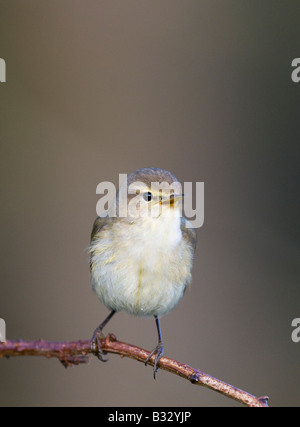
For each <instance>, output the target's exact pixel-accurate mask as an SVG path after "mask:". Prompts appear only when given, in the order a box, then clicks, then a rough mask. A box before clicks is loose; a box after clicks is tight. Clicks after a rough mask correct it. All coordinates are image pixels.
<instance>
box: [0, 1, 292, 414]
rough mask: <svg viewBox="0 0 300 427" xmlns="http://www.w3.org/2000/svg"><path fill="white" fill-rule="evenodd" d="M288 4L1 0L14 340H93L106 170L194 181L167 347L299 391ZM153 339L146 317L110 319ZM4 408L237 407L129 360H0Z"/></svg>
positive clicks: (259, 390) (98, 316)
mask: <svg viewBox="0 0 300 427" xmlns="http://www.w3.org/2000/svg"><path fill="white" fill-rule="evenodd" d="M299 13H300V5H299V2H298V1H289V0H287V1H285V2H281V1H275V0H273V1H263V2H262V1H261V0H253V1H251V2H250V1H249V2H238V1H233V0H232V1H231V0H226V1H216V0H194V1H193V0H186V1H179V0H164V1H161V0H160V1H158V0H148V1H141V0H101V1H100V0H99V1H92V0H85V1H83V0H81V1H79V0H72V1H71V0H60V1H58V0H52V1H40V0H26V1H25V0H24V1H16V0H15V1H10V2H7V1H3V0H1V1H0V57H1V58H4V59H5V61H6V67H7V82H6V83H1V85H0V108H1V115H0V138H1V140H0V141H1V146H0V150H1V151H0V162H1V166H0V174H1V179H0V186H1V214H0V215H1V216H0V224H1V258H0V259H1V267H0V274H1V294H0V317H1V318H3V319H5V321H6V325H7V338H8V339H20V338H22V339H24V340H33V339H38V338H43V339H47V340H55V341H59V340H76V339H88V338H90V337H91V335H92V333H93V330H94V328H95V327H96V326H97V325H98V324H99V323H100V321H102V320H103V319H104V317H105V316H106V315H107V314H108V310H107V309H106V308H105V307H104V306H103V305H102V304H101V303H100V302H99V301H98V299H97V297H96V295H95V294H94V293H93V292H92V289H91V287H90V282H89V267H88V255H87V251H86V248H87V246H88V245H89V237H90V232H91V228H92V223H93V221H94V218H95V216H96V209H95V208H96V203H97V201H98V199H99V195H97V194H96V186H97V184H98V183H99V182H101V181H112V182H114V183H115V184H116V185H117V184H118V176H119V173H130V172H132V171H134V170H135V169H137V168H139V167H146V166H156V167H160V168H164V169H167V170H170V171H172V172H173V173H174V174H175V175H176V176H177V177H178V179H179V180H181V181H182V182H184V181H192V182H196V181H204V182H205V223H204V226H203V227H202V228H200V229H198V230H197V235H198V246H197V252H196V256H195V265H194V271H193V283H192V286H191V288H190V289H189V290H188V291H187V292H186V294H185V296H184V298H183V300H182V301H181V302H180V304H179V305H178V307H177V308H176V309H175V310H174V311H172V312H171V313H170V314H168V315H167V316H166V317H164V318H163V319H162V322H161V325H162V332H163V337H164V340H165V347H166V350H165V355H166V356H169V357H172V358H174V359H176V360H179V361H182V362H185V363H187V364H189V365H191V366H193V367H195V368H199V369H201V370H203V371H204V372H207V373H209V374H211V375H213V376H215V377H217V378H219V379H221V380H223V381H226V382H229V383H230V384H233V385H235V386H237V387H239V388H242V389H244V390H246V391H248V392H250V393H252V394H254V395H257V396H261V395H269V396H270V405H272V406H292V405H299V403H300V390H299V382H300V370H299V362H300V359H299V356H300V343H298V344H296V343H294V342H293V341H292V340H291V333H292V327H291V322H292V320H293V319H294V318H295V317H300V304H299V302H300V295H299V273H300V271H299V270H300V269H299V222H298V218H299V205H298V198H299V196H298V194H297V193H298V192H297V187H298V184H299V172H298V165H299V136H300V132H299V117H300V116H299V113H300V100H299V98H300V83H299V84H296V83H293V82H292V80H291V72H292V68H291V62H292V60H293V59H294V58H297V57H300V51H299V37H300V30H299ZM106 332H114V333H115V334H116V336H117V337H118V338H119V339H120V340H122V341H127V342H129V343H131V344H136V345H138V346H141V347H144V348H147V349H149V350H150V349H153V348H154V346H155V345H156V339H157V337H156V329H155V323H154V320H152V319H141V318H134V317H131V316H129V315H127V314H124V313H120V314H118V315H117V316H115V317H114V319H113V320H112V321H111V322H110V324H109V325H108V326H107V328H106ZM0 378H1V381H0V405H1V406H5V405H9V406H16V405H21V406H28V405H36V406H40V405H47V406H54V405H71V406H75V405H81V406H91V405H95V406H166V405H169V406H239V405H238V403H236V402H234V401H231V400H229V399H228V398H226V397H223V396H221V395H219V394H217V393H215V392H212V391H210V390H208V389H204V388H200V387H196V386H193V385H191V384H190V383H189V382H188V381H185V380H183V379H181V378H179V377H177V376H174V375H171V374H168V373H166V372H163V371H160V372H159V373H158V376H157V379H156V381H154V380H153V377H152V368H151V367H145V366H144V365H143V364H141V363H137V362H135V361H132V360H130V359H121V358H120V357H119V356H114V355H110V356H109V362H108V363H106V364H102V363H100V362H99V361H98V360H96V358H91V360H90V363H89V364H88V365H82V366H78V367H73V368H70V369H64V368H63V367H62V365H61V364H60V363H59V362H58V361H57V360H56V359H50V360H47V359H44V358H40V357H37V358H33V357H23V358H11V359H9V360H0Z"/></svg>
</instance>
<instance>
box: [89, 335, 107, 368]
mask: <svg viewBox="0 0 300 427" xmlns="http://www.w3.org/2000/svg"><path fill="white" fill-rule="evenodd" d="M103 338H104V335H103V333H102V328H100V327H98V328H97V329H95V332H94V334H93V337H92V342H91V348H92V350H93V353H95V354H96V356H97V357H98V359H99V360H101V362H107V361H108V359H106V358H105V357H104V352H103V350H102V348H101V340H102V339H103Z"/></svg>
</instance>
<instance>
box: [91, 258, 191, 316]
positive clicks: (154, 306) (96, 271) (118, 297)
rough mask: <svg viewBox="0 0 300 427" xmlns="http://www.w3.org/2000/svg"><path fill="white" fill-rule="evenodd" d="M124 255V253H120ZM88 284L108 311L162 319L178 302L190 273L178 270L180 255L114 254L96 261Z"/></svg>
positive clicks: (180, 265) (180, 266)
mask: <svg viewBox="0 0 300 427" xmlns="http://www.w3.org/2000/svg"><path fill="white" fill-rule="evenodd" d="M122 252H124V251H122ZM97 258H98V259H97V263H96V265H95V267H94V268H93V271H92V284H93V288H94V290H95V292H96V293H97V295H98V297H99V299H100V300H101V301H102V302H103V303H104V304H105V305H106V306H107V307H108V308H109V309H111V310H115V311H127V312H129V313H131V314H134V315H139V316H153V315H157V316H163V315H164V314H166V313H168V312H169V311H170V310H172V309H173V308H174V307H175V305H176V304H177V303H178V302H179V300H180V299H181V297H182V295H183V292H184V289H185V286H186V283H187V281H188V279H189V275H190V272H189V271H187V270H186V269H185V268H182V264H181V262H180V261H181V260H180V253H171V254H170V255H168V254H162V253H159V251H153V252H152V253H151V251H150V252H149V251H148V253H140V255H139V256H137V253H134V254H133V253H130V251H127V252H126V253H124V256H123V254H122V253H114V254H113V255H112V256H111V257H108V258H107V251H106V255H105V256H99V257H97Z"/></svg>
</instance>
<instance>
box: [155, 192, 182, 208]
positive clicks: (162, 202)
mask: <svg viewBox="0 0 300 427" xmlns="http://www.w3.org/2000/svg"><path fill="white" fill-rule="evenodd" d="M183 197H184V194H170V196H169V197H167V198H166V199H163V200H160V201H159V204H160V205H166V204H168V205H170V206H172V205H174V204H175V203H176V202H177V201H178V200H180V199H182V198H183Z"/></svg>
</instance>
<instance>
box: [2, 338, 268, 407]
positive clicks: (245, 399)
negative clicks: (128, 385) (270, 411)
mask: <svg viewBox="0 0 300 427" xmlns="http://www.w3.org/2000/svg"><path fill="white" fill-rule="evenodd" d="M101 348H102V350H103V352H104V353H115V354H119V355H120V356H121V357H130V358H131V359H135V360H138V361H139V362H144V363H145V361H146V360H147V358H148V356H149V355H150V352H149V351H147V350H144V349H142V348H139V347H136V346H133V345H130V344H127V343H124V342H121V341H117V339H116V337H115V336H114V335H113V334H109V335H107V336H106V337H104V338H103V339H102V340H101ZM89 354H95V353H94V352H93V350H92V348H91V341H90V340H80V341H69V342H52V341H44V340H39V341H27V342H26V341H5V342H4V343H0V358H1V357H10V356H45V357H48V358H50V357H56V358H58V359H59V360H60V361H61V362H62V364H63V365H64V366H65V367H68V366H72V365H78V364H79V363H86V362H87V361H88V358H89V356H88V355H89ZM154 357H155V356H153V357H152V358H151V359H150V361H149V365H152V366H153V363H154ZM159 367H160V369H164V370H166V371H169V372H172V373H173V374H176V375H179V376H180V377H183V378H185V379H187V380H189V381H190V382H191V383H192V384H196V385H201V386H204V387H207V388H210V389H211V390H214V391H217V392H219V393H221V394H224V395H225V396H227V397H229V398H231V399H234V400H237V401H238V402H240V403H243V404H244V405H246V406H250V407H268V397H267V396H262V397H255V396H253V395H251V394H249V393H247V392H246V391H243V390H240V389H238V388H236V387H233V386H232V385H230V384H227V383H225V382H223V381H220V380H218V379H216V378H214V377H212V376H210V375H208V374H205V373H204V372H202V371H200V370H199V369H194V368H192V367H191V366H189V365H186V364H185V363H180V362H176V361H175V360H172V359H169V358H167V357H162V358H161V359H160V361H159Z"/></svg>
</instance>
